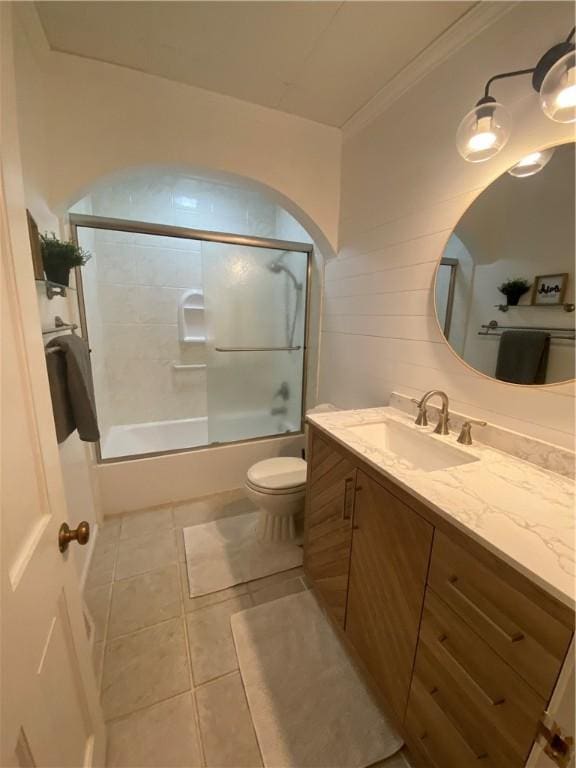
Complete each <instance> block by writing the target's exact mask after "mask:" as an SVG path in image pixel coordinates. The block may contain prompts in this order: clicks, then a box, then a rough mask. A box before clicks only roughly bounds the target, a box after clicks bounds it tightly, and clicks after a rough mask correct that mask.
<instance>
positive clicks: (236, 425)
mask: <svg viewBox="0 0 576 768" xmlns="http://www.w3.org/2000/svg"><path fill="white" fill-rule="evenodd" d="M288 427H289V425H288V424H287V422H286V421H283V420H279V419H278V417H271V416H270V414H269V413H268V414H266V413H261V414H256V413H251V414H245V416H244V417H243V418H242V417H241V416H237V415H235V416H234V418H233V419H232V420H231V421H230V422H229V423H224V422H222V423H220V424H218V425H217V428H215V430H214V431H215V432H216V433H217V432H219V431H220V430H224V433H225V434H226V435H227V439H228V440H230V441H234V440H236V441H238V442H230V443H226V444H224V443H220V444H219V443H214V442H213V443H211V444H208V445H207V442H208V439H209V433H208V419H207V418H206V417H202V418H194V419H181V420H177V421H163V422H150V423H147V424H128V425H121V426H115V427H112V428H111V429H109V430H108V432H106V433H105V435H104V438H103V439H102V441H101V452H102V458H103V459H104V460H105V461H104V463H100V464H97V465H96V467H95V471H96V473H97V476H98V486H99V489H100V498H101V503H102V510H103V513H104V515H106V516H109V515H115V514H119V513H122V512H126V511H131V510H136V509H143V508H145V507H152V506H157V505H161V504H169V503H172V502H182V501H187V500H188V499H194V498H198V497H200V496H207V495H209V494H212V493H220V492H221V491H228V490H232V489H235V488H240V487H242V486H243V484H244V480H245V477H246V472H247V470H248V468H249V467H250V466H251V465H252V464H255V463H256V462H257V461H262V460H263V459H269V458H272V457H274V456H300V455H301V451H302V448H303V447H304V435H303V433H302V432H294V431H289V432H287V428H288ZM276 429H278V432H286V434H280V435H276V436H274V437H261V438H260V439H254V437H258V435H259V434H263V435H265V434H266V433H267V432H270V431H272V430H276ZM246 434H250V436H251V438H250V439H244V441H243V435H246ZM187 449H193V450H187ZM146 453H147V454H155V455H142V454H146ZM128 457H130V459H129V460H127V459H128ZM114 459H118V460H117V461H115V460H114Z"/></svg>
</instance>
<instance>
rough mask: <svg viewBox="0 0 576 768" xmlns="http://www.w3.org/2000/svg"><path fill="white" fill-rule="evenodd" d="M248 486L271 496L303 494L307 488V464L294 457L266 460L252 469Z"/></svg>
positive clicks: (247, 477) (249, 473)
mask: <svg viewBox="0 0 576 768" xmlns="http://www.w3.org/2000/svg"><path fill="white" fill-rule="evenodd" d="M246 484H247V485H249V486H250V487H252V488H253V489H254V490H255V491H259V492H260V493H265V494H271V495H289V494H292V493H301V492H302V491H303V490H304V489H305V487H306V462H305V461H304V459H297V458H294V457H292V456H279V457H276V458H274V459H264V461H259V462H257V463H256V464H254V465H253V466H251V467H250V469H249V470H248V473H247V476H246Z"/></svg>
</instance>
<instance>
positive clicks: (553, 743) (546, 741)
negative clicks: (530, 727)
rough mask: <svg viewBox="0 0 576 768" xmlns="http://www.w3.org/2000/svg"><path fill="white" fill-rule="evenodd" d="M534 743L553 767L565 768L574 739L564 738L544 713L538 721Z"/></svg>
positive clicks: (571, 751) (570, 754)
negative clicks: (538, 745)
mask: <svg viewBox="0 0 576 768" xmlns="http://www.w3.org/2000/svg"><path fill="white" fill-rule="evenodd" d="M536 742H537V743H538V744H540V746H541V747H542V749H543V750H544V754H546V755H548V757H549V758H550V760H552V762H553V763H554V764H555V765H558V766H560V768H566V766H567V765H568V763H569V762H570V758H571V757H572V755H573V753H574V738H573V737H572V736H565V735H564V733H563V732H562V728H560V726H559V725H558V723H557V722H556V721H555V720H554V719H553V718H552V716H551V715H550V714H549V713H548V712H544V714H543V715H542V717H541V719H540V720H539V721H538V734H537V736H536Z"/></svg>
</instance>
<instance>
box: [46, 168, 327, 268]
mask: <svg viewBox="0 0 576 768" xmlns="http://www.w3.org/2000/svg"><path fill="white" fill-rule="evenodd" d="M217 190H229V191H230V193H231V194H233V193H234V192H235V193H236V195H237V196H242V195H243V196H244V197H245V198H246V199H247V200H249V204H250V205H255V206H256V207H260V208H266V207H270V208H275V209H276V213H277V218H278V221H279V225H278V227H277V231H276V232H268V233H265V232H259V231H255V230H254V229H252V230H251V231H249V222H248V221H247V222H246V226H244V227H241V228H240V229H234V230H230V229H229V230H226V229H225V228H224V227H223V226H221V222H219V221H218V217H217V215H216V216H215V217H212V220H210V218H209V217H206V216H203V215H202V214H203V211H201V210H198V209H194V208H193V207H192V206H191V205H190V203H192V202H195V203H196V204H197V205H198V204H200V205H202V202H203V200H202V193H203V192H204V194H205V195H206V197H207V198H212V199H213V198H214V196H215V195H217ZM128 195H132V196H133V197H132V200H131V201H130V203H129V202H128V198H127V196H128ZM167 196H172V205H169V204H167V199H166V197H167ZM155 197H156V198H157V199H158V200H159V201H161V205H162V209H161V210H160V211H159V213H158V212H156V213H154V211H153V209H152V208H151V204H152V203H153V200H154V198H155ZM104 198H107V200H106V203H103V200H104ZM163 198H164V199H163ZM170 208H172V209H173V210H172V212H173V213H176V214H177V215H176V216H173V217H172V220H170V217H169V216H167V214H168V213H169V211H170ZM56 212H57V214H58V215H60V216H65V215H66V214H67V213H68V212H81V213H91V214H93V215H97V216H110V217H114V218H125V219H132V220H141V221H150V222H153V223H162V224H178V225H179V226H191V227H193V228H198V229H211V230H214V231H222V232H223V231H234V232H236V233H237V234H252V235H258V236H269V237H277V238H278V239H283V238H284V239H293V240H298V241H303V242H310V243H313V244H314V246H315V253H316V258H317V259H318V258H321V259H323V260H325V259H329V258H331V257H333V256H334V255H335V252H334V249H333V247H332V245H331V243H330V242H329V240H328V238H327V237H326V235H325V234H324V232H323V231H322V229H321V228H320V227H319V226H318V225H317V224H316V222H315V221H314V220H313V219H312V218H311V217H310V216H309V215H308V214H307V213H306V211H304V210H303V209H302V208H300V207H299V206H298V205H297V204H296V203H294V201H292V200H291V199H289V198H288V197H286V195H284V194H282V193H281V192H279V191H278V190H276V189H273V188H272V187H269V186H267V185H265V184H263V183H262V182H259V181H256V180H254V179H250V178H247V177H244V176H238V175H236V174H233V173H227V172H226V173H225V172H222V171H217V170H211V169H206V168H189V167H186V166H167V165H144V166H138V167H131V168H124V169H122V170H118V171H116V172H114V173H111V174H108V175H106V176H103V177H99V178H97V179H95V180H93V181H92V182H91V183H90V184H86V185H84V186H83V187H82V188H81V189H79V190H77V191H76V192H75V193H74V194H73V195H71V196H70V197H69V198H68V199H67V200H66V201H63V202H61V203H60V205H58V206H57V209H56ZM195 214H196V215H195ZM280 220H281V221H280ZM256 229H257V228H256ZM290 233H291V234H290Z"/></svg>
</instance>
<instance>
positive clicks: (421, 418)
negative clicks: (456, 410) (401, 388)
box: [415, 389, 450, 435]
mask: <svg viewBox="0 0 576 768" xmlns="http://www.w3.org/2000/svg"><path fill="white" fill-rule="evenodd" d="M434 395H438V396H439V397H440V399H441V400H442V408H441V409H440V418H439V419H438V424H436V426H435V427H434V432H435V433H436V434H437V435H448V434H449V433H450V432H449V429H448V423H449V420H450V414H449V412H448V395H447V394H446V392H442V391H441V390H439V389H431V390H430V391H429V392H426V394H425V395H424V396H423V397H422V399H421V400H419V401H417V402H416V405H417V406H418V416H417V417H416V421H415V424H417V425H418V426H422V427H425V426H426V425H427V424H428V420H427V417H426V405H427V403H428V400H430V398H431V397H434Z"/></svg>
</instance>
